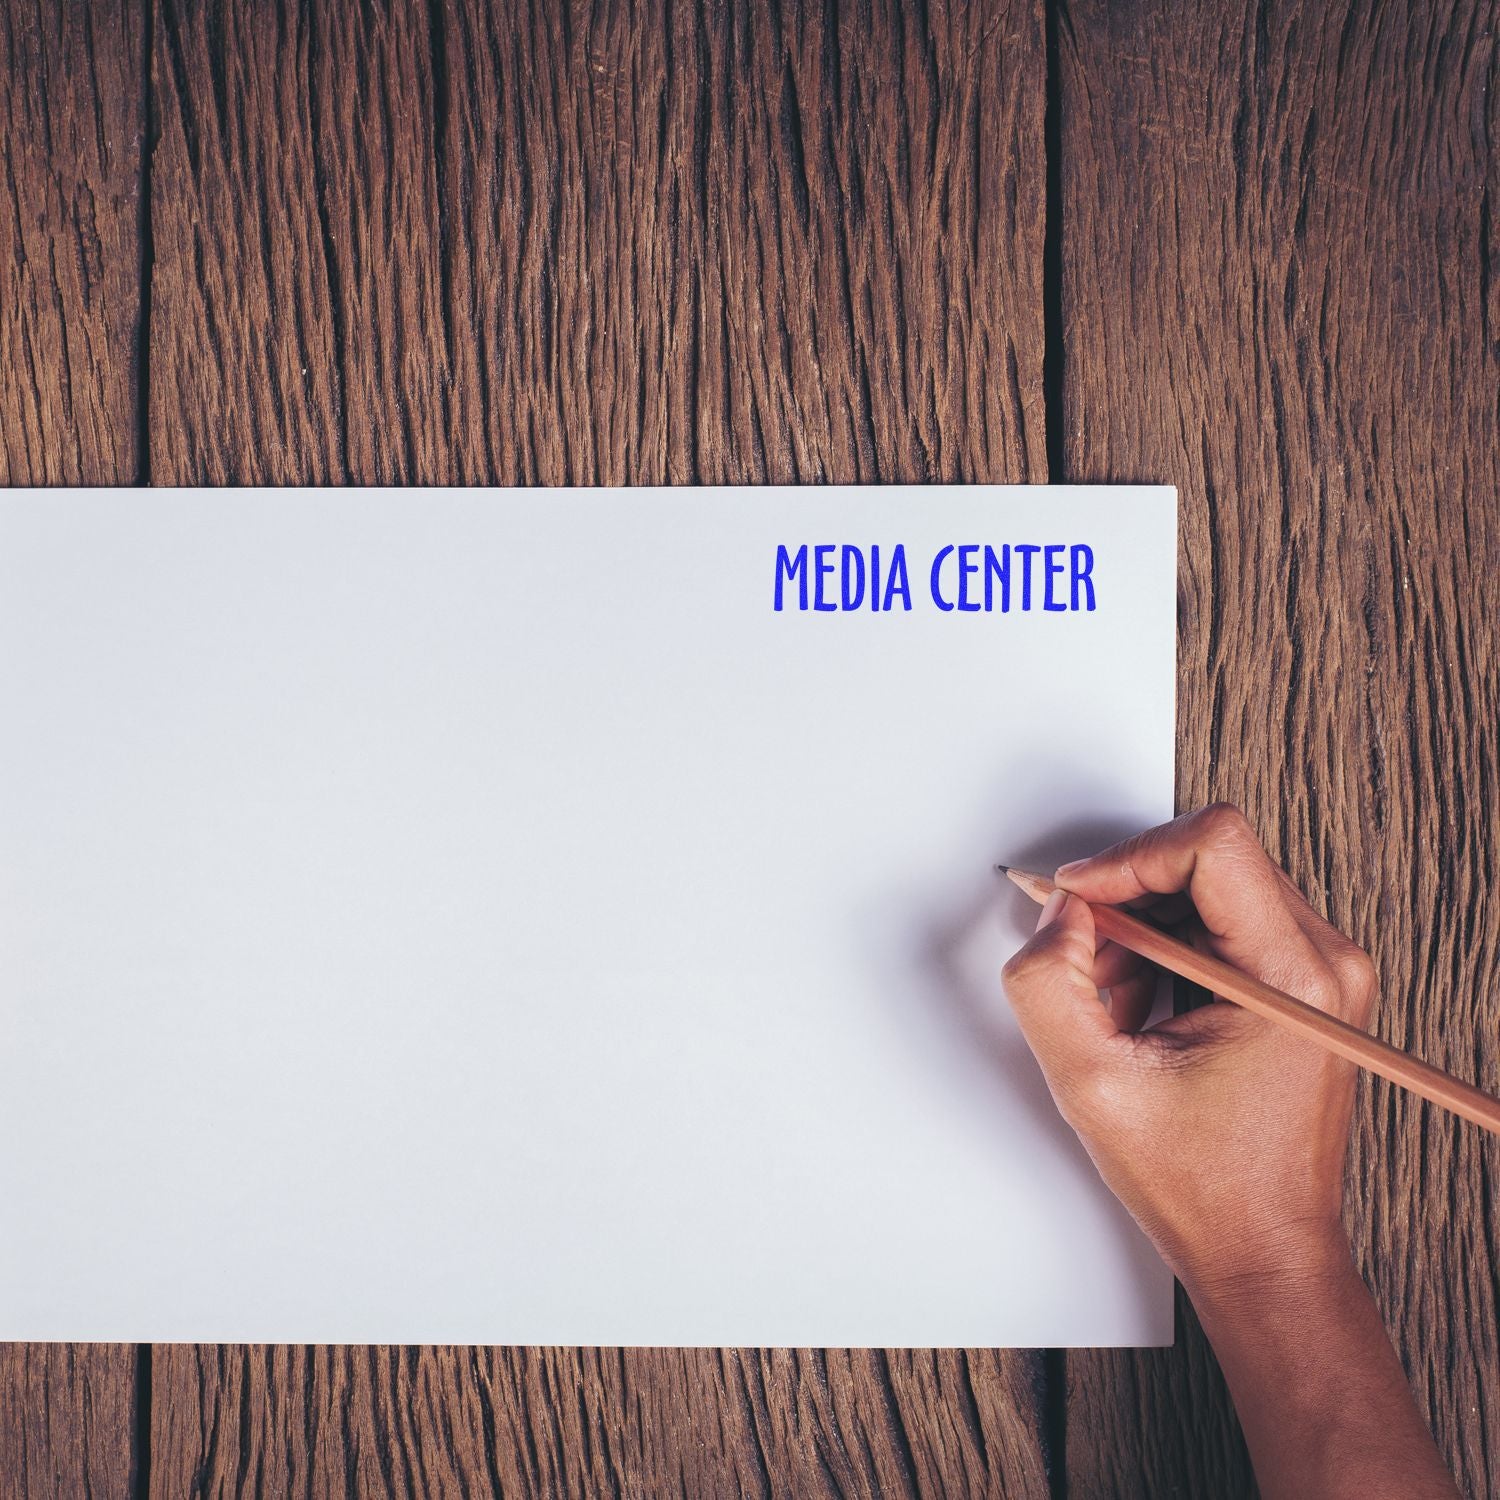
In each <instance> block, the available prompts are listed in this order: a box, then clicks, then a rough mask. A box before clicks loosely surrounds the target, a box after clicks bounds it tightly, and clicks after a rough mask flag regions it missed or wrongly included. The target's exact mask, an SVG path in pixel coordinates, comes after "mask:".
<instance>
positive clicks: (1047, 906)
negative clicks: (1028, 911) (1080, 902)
mask: <svg viewBox="0 0 1500 1500" xmlns="http://www.w3.org/2000/svg"><path fill="white" fill-rule="evenodd" d="M1067 904H1068V893H1067V892H1066V891H1053V893H1052V894H1051V895H1050V896H1048V897H1047V899H1046V901H1045V902H1043V904H1042V914H1041V916H1039V917H1038V918H1037V919H1036V930H1037V931H1038V932H1040V931H1041V930H1042V928H1044V927H1045V926H1047V924H1048V923H1049V922H1055V921H1056V920H1057V915H1058V913H1059V912H1060V911H1061V910H1062V909H1063V907H1065V906H1066V905H1067Z"/></svg>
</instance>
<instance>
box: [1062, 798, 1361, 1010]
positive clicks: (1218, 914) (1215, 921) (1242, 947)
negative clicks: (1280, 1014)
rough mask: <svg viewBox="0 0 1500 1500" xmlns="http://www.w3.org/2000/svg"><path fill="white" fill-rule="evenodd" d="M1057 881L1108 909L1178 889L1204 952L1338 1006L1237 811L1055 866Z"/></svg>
mask: <svg viewBox="0 0 1500 1500" xmlns="http://www.w3.org/2000/svg"><path fill="white" fill-rule="evenodd" d="M1057 884H1058V885H1059V886H1060V887H1062V888H1064V889H1066V890H1068V891H1071V892H1073V893H1074V894H1075V895H1079V896H1082V897H1083V898H1084V900H1085V901H1092V902H1100V903H1107V904H1109V905H1122V904H1124V903H1126V902H1138V901H1141V900H1142V899H1143V898H1146V897H1150V896H1171V895H1172V894H1173V893H1176V892H1184V891H1185V892H1186V893H1187V894H1188V895H1189V896H1190V897H1191V899H1192V903H1193V906H1194V907H1195V908H1196V910H1197V913H1198V917H1199V918H1200V920H1201V921H1202V922H1203V925H1204V927H1205V929H1206V930H1207V933H1208V935H1209V940H1210V942H1209V946H1210V949H1211V951H1212V952H1214V953H1215V954H1217V955H1218V956H1219V957H1220V958H1223V959H1225V960H1226V961H1227V962H1229V963H1232V964H1234V965H1235V967H1236V968H1240V969H1243V970H1244V971H1245V972H1246V973H1248V974H1253V975H1254V976H1255V977H1256V978H1258V979H1261V980H1264V981H1265V982H1266V983H1267V984H1273V985H1275V986H1276V987H1277V988H1279V989H1284V990H1288V991H1289V992H1290V993H1292V994H1295V995H1299V996H1300V997H1301V998H1303V999H1305V1000H1308V1001H1310V1002H1311V1003H1313V1004H1317V1005H1323V1006H1324V1007H1325V1008H1330V1009H1338V1008H1340V998H1341V986H1340V983H1339V977H1338V974H1337V972H1336V970H1335V968H1334V966H1333V965H1332V964H1331V963H1330V962H1329V959H1328V957H1327V956H1326V955H1325V953H1324V952H1323V951H1322V949H1321V948H1320V946H1319V944H1318V943H1317V942H1315V941H1314V938H1313V937H1312V936H1310V935H1309V932H1308V930H1307V928H1306V927H1305V926H1304V924H1303V921H1302V920H1301V914H1302V910H1307V908H1306V903H1305V902H1303V901H1302V899H1301V897H1300V896H1295V897H1293V896H1292V895H1291V894H1290V882H1289V881H1288V880H1287V878H1286V876H1285V875H1284V874H1283V872H1282V871H1281V870H1280V869H1279V868H1278V867H1277V866H1276V865H1275V864H1273V863H1272V861H1271V859H1270V857H1269V856H1268V855H1267V854H1266V852H1265V850H1264V849H1262V848H1261V846H1260V842H1259V840H1258V839H1257V838H1256V837H1255V833H1254V831H1253V830H1252V829H1251V827H1250V825H1249V823H1248V822H1247V821H1246V820H1245V816H1244V814H1243V813H1241V812H1240V811H1239V810H1238V809H1237V808H1232V807H1229V806H1228V805H1227V804H1224V803H1216V804H1213V805H1212V806H1209V807H1204V808H1200V809H1199V810H1198V811H1197V812H1192V813H1188V814H1186V815H1185V816H1183V817H1180V818H1177V819H1175V820H1174V821H1172V822H1171V823H1164V824H1162V825H1161V826H1160V827H1159V828H1152V829H1148V830H1147V831H1146V832H1145V833H1142V834H1138V835H1137V836H1136V837H1135V838H1131V839H1126V840H1125V841H1124V842H1123V843H1120V844H1116V845H1115V846H1114V847H1113V848H1112V849H1106V850H1105V851H1104V852H1103V853H1102V854H1096V855H1094V856H1093V858H1091V859H1085V860H1078V861H1075V862H1074V863H1073V864H1069V865H1064V866H1063V867H1062V868H1061V869H1060V870H1059V871H1058V872H1057ZM1294 899H1295V902H1296V903H1297V904H1296V905H1294V904H1293V900H1294ZM1299 907H1300V908H1301V910H1299ZM1344 941H1347V939H1346V940H1344Z"/></svg>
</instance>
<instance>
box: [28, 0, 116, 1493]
mask: <svg viewBox="0 0 1500 1500" xmlns="http://www.w3.org/2000/svg"><path fill="white" fill-rule="evenodd" d="M143 46H144V36H143V27H142V14H141V7H140V6H139V5H138V4H130V3H125V4H108V3H99V4H92V5H91V4H89V3H88V0H70V3H64V4H56V5H36V4H25V3H22V0H5V3H0V138H3V142H4V145H3V149H0V181H3V184H4V194H3V198H0V205H3V206H0V265H3V268H4V269H3V273H0V274H3V281H0V484H69V483H85V484H121V483H129V482H130V481H131V480H132V479H133V478H134V477H135V475H136V468H137V451H136V431H137V424H136V410H137V407H136V388H137V380H136V364H135V356H136V340H137V325H138V319H139V314H140V299H139V290H140V272H141V243H140V233H139V230H140V225H139V217H140V198H139V188H140V173H141V154H142V145H143V131H144V124H145V114H144V102H145V94H144V89H143V81H142V73H143V70H142V62H143V58H144V53H143ZM136 1397H137V1391H136V1358H135V1351H134V1350H133V1349H131V1348H130V1347H129V1346H128V1345H80V1346H77V1347H73V1348H67V1347H46V1346H40V1345H37V1346H27V1345H21V1344H7V1345H0V1497H6V1500H8V1497H10V1496H13V1495H14V1496H22V1495H25V1496H53V1495H56V1496H59V1497H62V1496H74V1495H83V1494H96V1495H108V1494H113V1495H124V1494H126V1493H127V1492H128V1489H129V1486H130V1483H131V1475H132V1466H133V1462H134V1454H133V1446H132V1435H133V1429H134V1420H135V1401H136Z"/></svg>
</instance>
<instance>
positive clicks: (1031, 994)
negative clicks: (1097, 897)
mask: <svg viewBox="0 0 1500 1500" xmlns="http://www.w3.org/2000/svg"><path fill="white" fill-rule="evenodd" d="M1094 959H1095V953H1094V915H1093V913H1092V912H1091V911H1090V910H1089V908H1088V904H1087V903H1086V902H1084V901H1079V900H1077V899H1074V898H1070V897H1067V896H1065V895H1064V896H1062V899H1060V900H1059V898H1058V895H1057V894H1054V895H1053V896H1052V897H1051V898H1050V899H1049V900H1048V902H1047V905H1046V906H1045V907H1043V909H1042V916H1041V921H1040V923H1039V924H1038V927H1037V931H1036V935H1035V936H1034V937H1033V938H1032V939H1031V940H1030V942H1028V943H1027V944H1026V945H1025V946H1024V947H1023V948H1021V949H1020V951H1019V952H1018V953H1017V954H1016V955H1015V957H1014V958H1012V959H1011V961H1010V962H1009V963H1008V964H1006V966H1005V972H1004V980H1005V993H1006V995H1007V997H1008V998H1009V1000H1010V1003H1011V1008H1012V1009H1013V1010H1014V1011H1015V1014H1016V1019H1017V1021H1019V1022H1020V1025H1021V1031H1022V1033H1023V1034H1024V1035H1025V1037H1026V1041H1027V1044H1028V1045H1029V1046H1030V1048H1031V1050H1032V1051H1033V1052H1034V1053H1035V1054H1036V1057H1037V1061H1038V1062H1040V1063H1041V1065H1042V1070H1043V1072H1045V1073H1046V1075H1047V1078H1048V1081H1049V1082H1050V1083H1053V1084H1054V1085H1055V1084H1057V1083H1058V1082H1063V1081H1066V1080H1069V1079H1071V1078H1073V1077H1076V1076H1077V1075H1078V1074H1079V1073H1080V1072H1081V1071H1083V1070H1084V1069H1086V1068H1088V1067H1089V1066H1091V1065H1092V1064H1093V1063H1094V1062H1096V1061H1097V1060H1098V1058H1099V1057H1100V1055H1101V1053H1102V1050H1103V1048H1104V1047H1105V1046H1107V1045H1108V1044H1109V1042H1110V1041H1111V1040H1113V1039H1114V1038H1115V1037H1116V1036H1117V1035H1118V1033H1117V1031H1116V1028H1115V1025H1114V1023H1113V1022H1112V1021H1111V1020H1110V1017H1109V1013H1108V1012H1107V1011H1106V1010H1105V1008H1104V1006H1103V1005H1102V1004H1100V1001H1099V987H1098V985H1096V984H1095V983H1094V977H1093V969H1094Z"/></svg>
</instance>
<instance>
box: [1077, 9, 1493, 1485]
mask: <svg viewBox="0 0 1500 1500" xmlns="http://www.w3.org/2000/svg"><path fill="white" fill-rule="evenodd" d="M1497 20H1500V16H1497V13H1496V9H1495V6H1494V5H1493V4H1492V3H1486V0H1479V3H1470V0H1460V3H1455V4H1452V5H1438V6H1434V5H1430V4H1423V3H1419V0H1410V3H1403V4H1396V5H1387V6H1380V7H1366V6H1359V5H1352V6H1347V7H1345V6H1330V7H1328V8H1326V9H1322V10H1320V9H1319V8H1317V7H1306V6H1300V5H1292V4H1279V3H1277V4H1270V5H1253V4H1249V3H1244V4H1227V5H1222V6H1209V7H1201V6H1180V5H1173V4H1170V3H1169V0H1156V3H1152V4H1143V5H1132V6H1111V5H1108V4H1106V3H1104V0H1082V3H1075V0H1068V3H1067V4H1065V5H1064V6H1063V8H1062V12H1061V14H1060V16H1059V19H1058V27H1057V41H1058V45H1057V52H1058V60H1059V63H1060V68H1059V83H1060V88H1061V94H1060V104H1061V122H1060V123H1061V147H1062V150H1061V157H1060V166H1061V176H1062V189H1063V192H1062V215H1063V228H1062V248H1063V268H1064V282H1063V317H1064V323H1063V328H1064V338H1065V350H1066V362H1065V368H1064V375H1063V390H1064V410H1065V419H1066V420H1065V431H1064V445H1065V446H1064V462H1065V466H1066V471H1067V477H1068V478H1069V479H1075V480H1105V479H1117V480H1123V479H1151V480H1160V481H1166V482H1175V483H1176V484H1177V485H1178V486H1180V490H1181V508H1182V550H1181V560H1180V561H1181V582H1180V585H1179V590H1180V611H1181V626H1182V628H1181V641H1180V647H1179V653H1180V655H1179V661H1180V675H1179V700H1178V701H1179V726H1180V732H1179V745H1180V747H1181V748H1180V754H1179V762H1178V796H1179V799H1180V801H1181V802H1182V804H1183V805H1184V806H1186V805H1189V804H1196V803H1201V802H1204V801H1207V800H1210V799H1212V798H1216V797H1227V798H1232V799H1234V800H1237V801H1240V802H1242V803H1243V804H1244V805H1245V806H1246V807H1247V808H1248V809H1249V811H1250V814H1251V817H1252V819H1253V820H1254V821H1255V822H1256V824H1257V825H1258V826H1259V828H1260V831H1261V833H1262V834H1263V836H1264V837H1265V839H1266V840H1267V842H1268V843H1269V845H1270V847H1271V848H1272V849H1273V850H1274V851H1276V852H1277V853H1278V854H1279V855H1280V857H1281V858H1282V859H1283V860H1284V861H1285V863H1286V864H1287V866H1288V868H1289V869H1290V870H1291V871H1292V873H1293V875H1294V876H1295V877H1296V878H1297V880H1298V881H1299V882H1300V883H1301V884H1302V885H1303V887H1304V888H1305V889H1306V890H1307V891H1308V892H1309V893H1310V895H1311V897H1312V899H1313V900H1314V901H1315V902H1316V903H1318V904H1320V905H1321V906H1322V907H1323V909H1324V910H1326V911H1327V912H1328V914H1329V915H1330V917H1331V918H1332V919H1333V920H1334V921H1335V922H1337V923H1338V924H1339V925H1341V926H1343V927H1345V928H1347V929H1348V930H1349V931H1350V932H1352V933H1353V934H1354V935H1355V936H1356V937H1357V938H1358V939H1359V940H1360V941H1361V942H1362V943H1364V944H1365V945H1366V946H1367V947H1368V948H1369V949H1370V951H1371V952H1372V953H1373V954H1374V956H1375V958H1376V961H1377V963H1378V965H1379V967H1380V969H1381V972H1382V974H1383V977H1384V984H1383V995H1382V1003H1381V1009H1380V1013H1379V1018H1378V1027H1379V1030H1380V1033H1381V1035H1383V1036H1384V1037H1386V1038H1387V1039H1388V1040H1390V1041H1393V1042H1395V1043H1397V1044H1398V1045H1401V1046H1403V1047H1407V1048H1410V1049H1412V1050H1414V1051H1416V1052H1418V1053H1420V1054H1421V1055H1422V1056H1423V1057H1426V1058H1428V1059H1429V1060H1430V1061H1432V1062H1434V1063H1438V1064H1440V1065H1441V1066H1443V1067H1446V1068H1449V1069H1451V1070H1452V1071H1454V1072H1456V1073H1458V1074H1459V1075H1461V1076H1462V1077H1465V1078H1469V1079H1472V1080H1474V1081H1475V1082H1477V1083H1479V1084H1480V1085H1481V1086H1482V1087H1484V1088H1486V1089H1488V1090H1490V1091H1492V1092H1493V1091H1494V1090H1495V1089H1496V1087H1497V1084H1500V1045H1497V1043H1500V984H1497V983H1496V975H1497V972H1500V824H1497V821H1496V814H1495V808H1496V796H1497V791H1500V609H1497V605H1496V598H1497V595H1496V578H1497V576H1500V503H1497V502H1500V428H1497V418H1496V407H1497V392H1500V276H1497V271H1500V236H1497V229H1496V224H1495V213H1496V209H1497V206H1500V193H1497V186H1500V128H1497V126H1500V120H1497V107H1500V88H1497V83H1500V77H1497V65H1496V51H1495V35H1496V30H1497ZM1183 1149H1184V1150H1191V1149H1192V1142H1191V1141H1184V1142H1183ZM1497 1173H1500V1142H1496V1141H1495V1140H1494V1139H1493V1138H1491V1137H1487V1136H1485V1135H1483V1134H1482V1133H1481V1132H1480V1131H1478V1130H1476V1129H1475V1128H1474V1127H1473V1126H1469V1125H1465V1124H1463V1123H1461V1122H1459V1121H1457V1120H1455V1119H1453V1118H1452V1117H1451V1116H1448V1115H1446V1114H1445V1113H1444V1112H1443V1111H1441V1110H1435V1109H1433V1108H1431V1107H1430V1106H1427V1105H1424V1104H1422V1103H1421V1101H1419V1100H1416V1099H1414V1098H1412V1097H1410V1096H1409V1095H1406V1094H1404V1093H1402V1092H1401V1091H1399V1090H1393V1089H1392V1088H1391V1087H1390V1086H1389V1085H1386V1084H1383V1083H1379V1082H1376V1083H1375V1084H1374V1085H1373V1086H1371V1085H1370V1083H1369V1082H1368V1081H1366V1084H1365V1085H1364V1087H1363V1088H1362V1092H1361V1102H1360V1109H1359V1115H1358V1119H1357V1123H1356V1130H1355V1141H1354V1149H1353V1152H1352V1157H1351V1165H1350V1177H1349V1192H1348V1207H1349V1221H1350V1224H1351V1227H1352V1230H1353V1233H1354V1236H1355V1239H1356V1243H1357V1245H1358V1247H1359V1251H1360V1255H1361V1259H1362V1263H1363V1268H1364V1270H1365V1273H1366V1275H1367V1277H1368V1279H1369V1281H1370V1283H1371V1285H1372V1286H1373V1288H1374V1289H1375V1292H1376V1295H1377V1297H1378V1298H1379V1301H1380V1304H1381V1307H1382V1308H1383V1310H1384V1312H1385V1315H1386V1318H1387V1321H1388V1323H1389V1325H1390V1326H1391V1328H1392V1329H1393V1331H1394V1334H1395V1339H1396V1342H1397V1345H1398V1347H1399V1349H1400V1351H1401V1354H1402V1357H1403V1359H1404V1360H1405V1362H1406V1365H1407V1369H1408V1371H1409V1372H1410V1375H1411V1378H1412V1384H1413V1388H1414V1389H1415V1391H1416V1394H1417V1398H1418V1401H1419V1402H1420V1403H1421V1405H1422V1408H1423V1410H1424V1411H1425V1412H1426V1414H1427V1415H1428V1418H1429V1420H1430V1421H1431V1423H1432V1425H1433V1427H1434V1430H1435V1431H1436V1433H1437V1435H1438V1439H1439V1442H1440V1444H1441V1446H1442V1448H1443V1451H1444V1452H1445V1454H1446V1455H1447V1457H1448V1459H1449V1461H1450V1463H1452V1465H1453V1466H1454V1468H1455V1471H1456V1472H1457V1474H1458V1476H1459V1479H1460V1483H1461V1486H1462V1487H1463V1488H1464V1490H1465V1492H1466V1493H1468V1494H1472V1495H1494V1494H1497V1493H1500V1489H1497V1485H1500V1464H1497V1462H1496V1455H1497V1454H1500V1340H1497V1333H1496V1295H1497V1294H1496V1282H1495V1245H1496V1243H1497V1237H1500V1217H1497V1207H1496V1202H1495V1199H1494V1195H1493V1186H1492V1185H1493V1183H1494V1182H1495V1181H1496V1180H1497ZM1067 1363H1068V1385H1069V1391H1070V1400H1069V1406H1068V1416H1067V1429H1068V1442H1067V1453H1068V1465H1067V1468H1068V1477H1069V1492H1070V1493H1071V1494H1075V1495H1096V1494H1111V1495H1142V1496H1157V1495H1167V1494H1182V1495H1214V1496H1226V1497H1227V1496H1233V1495H1239V1494H1249V1493H1251V1492H1252V1482H1251V1479H1250V1475H1249V1472H1248V1468H1247V1466H1246V1463H1245V1459H1244V1454H1243V1451H1242V1448H1241V1446H1240V1443H1239V1439H1238V1437H1237V1435H1236V1432H1235V1429H1234V1423H1233V1419H1232V1416H1231V1414H1230V1412H1229V1408H1228V1406H1227V1404H1226V1402H1225V1399H1224V1395H1223V1391H1222V1388H1221V1387H1220V1385H1219V1383H1218V1380H1217V1377H1216V1376H1215V1375H1214V1374H1213V1371H1212V1362H1211V1359H1210V1357H1209V1355H1208V1353H1207V1351H1206V1349H1205V1347H1204V1344H1203V1341H1202V1337H1201V1334H1200V1333H1199V1332H1198V1331H1197V1329H1196V1327H1195V1325H1194V1324H1193V1323H1192V1322H1191V1319H1184V1320H1183V1333H1182V1337H1181V1339H1180V1343H1179V1347H1178V1348H1177V1349H1176V1350H1173V1351H1170V1352H1159V1353H1145V1354H1108V1353H1083V1354H1074V1355H1071V1356H1069V1358H1068V1362H1067Z"/></svg>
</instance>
